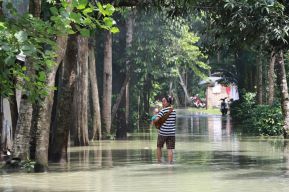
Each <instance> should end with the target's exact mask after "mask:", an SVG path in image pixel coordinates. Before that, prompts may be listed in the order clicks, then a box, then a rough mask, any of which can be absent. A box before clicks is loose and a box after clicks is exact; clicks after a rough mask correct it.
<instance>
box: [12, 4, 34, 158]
mask: <svg viewBox="0 0 289 192" xmlns="http://www.w3.org/2000/svg"><path fill="white" fill-rule="evenodd" d="M13 6H17V7H14V8H16V10H17V12H18V13H19V14H24V13H27V12H28V10H29V1H28V0H26V1H22V2H21V3H19V2H18V3H15V2H13ZM37 16H38V15H36V17H37ZM27 60H28V61H26V63H25V65H26V66H27V76H30V77H31V76H32V74H34V73H35V71H34V70H33V68H32V64H31V63H29V58H28V59H27ZM32 112H33V108H32V103H31V102H30V101H28V98H27V95H26V93H22V96H21V101H20V107H19V113H18V115H19V116H18V119H17V125H16V130H15V132H14V133H13V135H14V142H13V149H12V153H13V157H17V158H20V159H21V160H27V159H28V158H29V142H30V138H31V137H30V129H31V121H32Z"/></svg>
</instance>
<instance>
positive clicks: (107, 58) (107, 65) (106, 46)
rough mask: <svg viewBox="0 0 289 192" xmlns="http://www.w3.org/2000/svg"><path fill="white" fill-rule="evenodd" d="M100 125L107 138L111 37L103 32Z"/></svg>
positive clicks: (110, 81) (109, 116)
mask: <svg viewBox="0 0 289 192" xmlns="http://www.w3.org/2000/svg"><path fill="white" fill-rule="evenodd" d="M103 68H104V69H103V73H104V74H103V98H102V102H103V105H102V118H103V120H102V123H103V126H104V129H105V130H106V133H107V136H110V134H111V97H112V35H111V32H109V31H105V41H104V66H103Z"/></svg>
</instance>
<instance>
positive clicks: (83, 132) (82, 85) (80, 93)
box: [73, 35, 89, 146]
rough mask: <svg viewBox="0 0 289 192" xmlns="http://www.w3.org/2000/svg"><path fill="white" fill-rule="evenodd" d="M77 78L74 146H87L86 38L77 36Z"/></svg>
mask: <svg viewBox="0 0 289 192" xmlns="http://www.w3.org/2000/svg"><path fill="white" fill-rule="evenodd" d="M77 45H78V54H77V80H76V87H75V92H74V93H75V94H74V112H73V113H74V115H75V135H74V145H75V146H87V145H88V142H89V139H88V117H87V106H88V38H85V37H82V36H80V35H79V36H78V37H77Z"/></svg>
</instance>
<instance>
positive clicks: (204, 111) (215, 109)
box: [189, 107, 221, 115]
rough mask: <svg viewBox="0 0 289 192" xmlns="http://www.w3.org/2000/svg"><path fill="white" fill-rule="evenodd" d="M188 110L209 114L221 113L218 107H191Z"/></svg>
mask: <svg viewBox="0 0 289 192" xmlns="http://www.w3.org/2000/svg"><path fill="white" fill-rule="evenodd" d="M189 111H190V112H193V113H205V114H210V115H221V111H220V109H218V108H214V109H204V108H195V107H191V108H189Z"/></svg>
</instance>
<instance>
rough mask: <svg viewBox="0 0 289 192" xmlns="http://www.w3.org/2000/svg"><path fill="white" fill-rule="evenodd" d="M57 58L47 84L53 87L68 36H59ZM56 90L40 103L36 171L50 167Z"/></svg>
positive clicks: (49, 73)
mask: <svg viewBox="0 0 289 192" xmlns="http://www.w3.org/2000/svg"><path fill="white" fill-rule="evenodd" d="M56 42H57V46H58V50H57V53H56V54H57V58H56V64H55V65H54V66H53V68H52V69H50V71H49V72H48V74H47V86H49V87H52V86H54V85H55V76H56V72H57V69H58V67H59V64H60V63H61V62H62V61H63V58H64V55H65V51H66V45H67V37H66V36H63V37H60V36H59V37H57V40H56ZM53 98H54V91H53V90H51V91H50V92H49V94H48V95H47V96H46V97H45V99H44V100H43V101H42V102H41V103H40V105H39V106H40V108H39V116H38V120H37V132H36V151H35V161H36V164H35V171H36V172H43V171H46V170H47V167H48V146H49V132H50V123H51V112H52V106H53Z"/></svg>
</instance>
